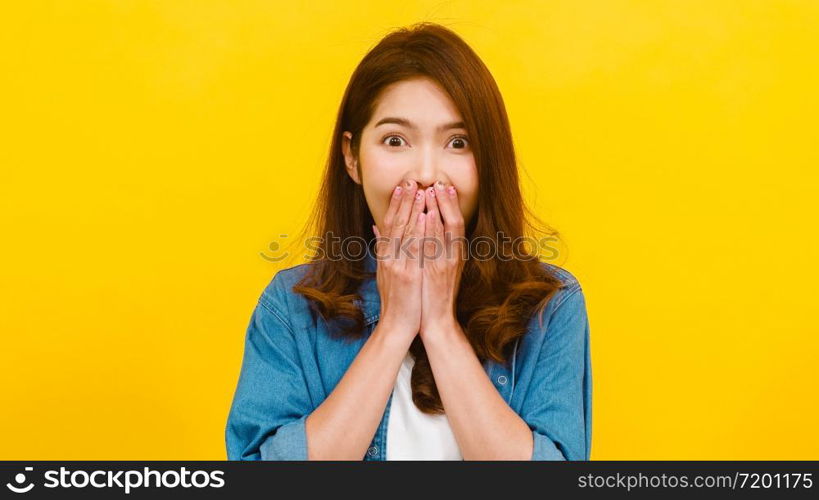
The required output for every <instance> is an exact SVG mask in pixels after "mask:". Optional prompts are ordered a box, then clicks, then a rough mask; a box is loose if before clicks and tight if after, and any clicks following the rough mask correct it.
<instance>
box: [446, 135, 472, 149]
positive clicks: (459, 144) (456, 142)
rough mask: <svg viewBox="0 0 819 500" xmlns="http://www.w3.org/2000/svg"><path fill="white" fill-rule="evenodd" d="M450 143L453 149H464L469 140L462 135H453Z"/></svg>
mask: <svg viewBox="0 0 819 500" xmlns="http://www.w3.org/2000/svg"><path fill="white" fill-rule="evenodd" d="M450 144H452V145H453V147H454V148H455V149H465V148H466V147H467V145H468V144H469V140H468V139H467V138H466V137H463V136H458V137H453V138H452V141H450Z"/></svg>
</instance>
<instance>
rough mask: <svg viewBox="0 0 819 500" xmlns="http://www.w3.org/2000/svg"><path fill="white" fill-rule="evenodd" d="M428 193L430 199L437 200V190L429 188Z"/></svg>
mask: <svg viewBox="0 0 819 500" xmlns="http://www.w3.org/2000/svg"><path fill="white" fill-rule="evenodd" d="M427 193H429V197H430V198H435V189H433V188H429V189H427Z"/></svg>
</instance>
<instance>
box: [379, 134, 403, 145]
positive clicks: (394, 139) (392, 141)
mask: <svg viewBox="0 0 819 500" xmlns="http://www.w3.org/2000/svg"><path fill="white" fill-rule="evenodd" d="M403 140H404V139H403V138H401V137H399V136H397V135H388V136H387V137H385V138H384V140H382V141H381V142H384V141H389V142H388V143H387V144H388V145H389V146H395V147H400V146H401V141H403Z"/></svg>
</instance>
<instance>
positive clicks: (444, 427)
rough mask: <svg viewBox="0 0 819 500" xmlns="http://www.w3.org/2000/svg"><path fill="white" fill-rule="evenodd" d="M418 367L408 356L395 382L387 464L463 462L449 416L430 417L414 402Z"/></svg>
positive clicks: (389, 426) (389, 423)
mask: <svg viewBox="0 0 819 500" xmlns="http://www.w3.org/2000/svg"><path fill="white" fill-rule="evenodd" d="M414 364H415V360H414V359H413V358H412V355H411V354H410V353H409V352H407V355H406V356H405V357H404V361H403V362H402V363H401V369H400V370H399V371H398V377H397V378H396V380H395V387H394V388H393V392H392V404H391V406H390V414H389V417H388V422H387V460H463V457H462V456H461V450H460V449H459V448H458V443H457V441H455V435H454V434H453V433H452V428H451V427H450V426H449V420H448V419H447V417H446V415H428V414H426V413H423V412H421V410H419V409H418V407H416V406H415V403H413V402H412V387H411V386H410V377H411V375H412V367H413V365H414Z"/></svg>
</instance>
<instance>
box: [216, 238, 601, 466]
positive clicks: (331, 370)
mask: <svg viewBox="0 0 819 500" xmlns="http://www.w3.org/2000/svg"><path fill="white" fill-rule="evenodd" d="M309 265H310V264H309V263H307V264H301V265H299V266H294V267H291V268H288V269H284V270H282V271H279V272H278V273H276V275H275V276H274V277H273V279H272V280H271V282H270V283H269V284H268V285H267V287H266V288H265V290H264V291H263V292H262V294H261V296H260V297H259V300H258V303H257V304H256V307H255V309H254V311H253V314H252V315H251V318H250V322H249V324H248V327H247V332H246V334H245V348H244V356H243V359H242V366H241V372H240V375H239V381H238V385H237V387H236V391H235V393H234V396H233V402H232V405H231V408H230V412H229V415H228V421H227V425H226V428H225V442H226V448H227V456H228V459H229V460H307V435H306V429H305V420H306V419H307V416H308V415H309V414H310V413H311V412H312V411H313V410H314V409H316V408H317V407H318V406H319V405H320V404H321V403H322V402H323V401H324V399H325V398H327V396H328V395H329V394H330V393H331V392H332V390H333V389H334V388H335V386H336V384H338V382H339V380H340V379H341V378H342V376H343V375H344V373H345V372H346V370H347V368H348V367H349V366H350V364H351V363H352V361H353V359H354V358H355V357H356V355H357V353H358V352H359V350H360V349H361V347H362V345H363V344H364V342H365V341H366V340H367V338H368V337H369V335H370V334H371V333H372V331H373V329H374V328H375V325H376V324H377V322H378V318H379V313H380V297H379V294H378V288H377V284H376V280H375V278H370V279H366V280H365V281H364V282H363V283H362V285H361V287H360V289H359V294H360V297H361V300H360V301H359V300H358V299H357V302H358V305H359V307H361V309H362V311H363V313H364V323H365V328H366V331H365V332H364V333H365V335H364V336H363V337H362V338H359V339H352V340H351V339H348V338H340V337H339V336H337V335H330V331H329V328H330V327H329V325H328V323H327V322H325V321H324V319H323V318H322V317H321V316H320V315H317V314H315V313H314V312H313V311H312V309H311V308H310V307H309V304H308V301H307V300H306V299H305V298H304V297H302V296H301V295H299V294H297V293H295V292H293V291H292V287H293V285H294V284H295V283H296V282H298V281H299V279H300V278H301V277H302V276H303V274H304V272H305V271H306V270H307V266H309ZM542 265H543V266H547V267H549V268H550V269H551V270H552V271H554V272H555V274H556V275H557V276H558V277H559V278H560V279H561V281H562V282H563V285H562V287H561V288H560V289H559V290H558V291H557V292H556V294H555V295H554V296H553V297H552V299H551V300H549V302H548V304H547V305H546V307H545V308H543V310H542V314H540V315H539V314H534V315H533V317H532V318H531V319H530V321H529V323H528V327H527V331H526V334H525V335H523V336H522V337H520V338H519V339H518V340H517V341H516V342H515V344H514V346H513V349H512V355H511V356H510V358H509V360H507V362H505V363H496V362H494V361H491V360H487V361H485V362H484V363H483V367H484V370H485V371H486V375H487V377H489V379H490V380H491V381H492V383H493V385H494V386H495V388H496V389H497V390H498V392H499V394H500V395H501V397H502V398H503V399H504V401H506V403H507V404H508V405H509V406H510V408H512V410H513V411H515V413H517V414H518V415H519V416H520V417H521V418H522V419H523V420H524V421H525V422H526V423H527V424H528V425H529V428H530V429H532V438H533V440H534V449H533V453H532V457H531V458H532V460H588V459H589V456H590V452H591V418H592V413H591V410H592V407H591V403H592V398H591V396H592V379H591V375H592V374H591V357H590V346H589V321H588V317H587V314H586V302H585V297H584V294H583V291H582V289H581V287H580V284H579V282H578V281H577V280H576V279H575V277H574V276H573V275H572V274H571V273H569V272H568V271H566V270H564V269H562V268H560V267H558V266H555V265H552V264H548V263H545V262H543V263H542ZM375 268H376V261H375V258H374V257H373V256H372V255H370V254H369V253H368V254H367V257H366V262H365V269H366V270H369V271H375ZM538 316H541V318H538ZM539 319H542V323H540V321H539ZM394 399H395V396H394V394H391V395H390V397H389V399H388V401H387V405H386V407H385V409H384V414H383V416H382V418H381V421H380V423H379V425H378V428H377V430H376V432H375V435H374V436H373V439H372V442H371V443H370V446H369V448H368V450H367V452H366V454H365V456H364V457H362V458H363V459H364V460H386V458H387V456H388V453H387V450H386V448H387V445H388V439H387V425H388V422H389V416H390V410H391V408H392V403H393V400H394ZM396 408H398V406H396ZM486 431H487V432H495V431H496V430H495V429H486Z"/></svg>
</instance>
